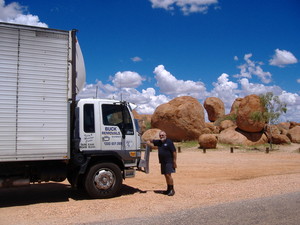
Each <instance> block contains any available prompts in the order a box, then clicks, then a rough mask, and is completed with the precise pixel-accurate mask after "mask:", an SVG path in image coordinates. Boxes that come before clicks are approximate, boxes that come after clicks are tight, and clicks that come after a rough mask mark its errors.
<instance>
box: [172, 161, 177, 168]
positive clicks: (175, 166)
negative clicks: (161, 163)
mask: <svg viewBox="0 0 300 225" xmlns="http://www.w3.org/2000/svg"><path fill="white" fill-rule="evenodd" d="M173 168H174V169H176V168H177V163H176V161H173Z"/></svg>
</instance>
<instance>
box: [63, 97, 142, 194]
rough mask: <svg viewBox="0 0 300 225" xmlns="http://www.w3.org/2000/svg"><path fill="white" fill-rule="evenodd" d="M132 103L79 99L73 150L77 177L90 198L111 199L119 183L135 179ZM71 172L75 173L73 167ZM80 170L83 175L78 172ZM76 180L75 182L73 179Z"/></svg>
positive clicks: (137, 150) (137, 148)
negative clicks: (75, 145)
mask: <svg viewBox="0 0 300 225" xmlns="http://www.w3.org/2000/svg"><path fill="white" fill-rule="evenodd" d="M131 106H133V104H130V103H127V102H120V101H117V100H107V99H81V100H79V101H78V102H77V106H76V116H75V117H76V118H77V119H76V120H75V121H76V122H75V139H77V140H78V146H77V147H75V148H74V149H72V151H73V153H72V154H73V157H71V158H73V162H74V161H75V163H74V165H79V167H78V169H79V172H78V173H75V174H76V175H80V174H82V176H79V177H72V176H71V177H69V178H68V179H69V181H71V182H70V183H71V184H72V183H73V184H74V183H75V185H78V184H80V183H82V184H83V185H84V188H85V189H86V190H87V192H88V193H89V195H90V196H92V197H95V198H103V197H106V196H107V197H110V196H112V195H114V193H115V191H117V190H119V189H120V185H121V184H122V180H123V179H125V178H128V177H134V176H135V171H136V169H137V168H138V165H139V163H141V161H142V160H141V137H140V134H139V132H138V126H137V123H136V122H135V120H134V118H133V114H132V107H131ZM71 171H73V172H74V171H75V170H74V168H72V170H71ZM80 171H82V172H80ZM74 179H75V180H74Z"/></svg>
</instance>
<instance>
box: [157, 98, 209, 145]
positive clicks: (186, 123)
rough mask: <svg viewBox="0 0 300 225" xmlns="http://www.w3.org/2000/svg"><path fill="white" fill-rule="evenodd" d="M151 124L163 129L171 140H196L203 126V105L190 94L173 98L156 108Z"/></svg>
mask: <svg viewBox="0 0 300 225" xmlns="http://www.w3.org/2000/svg"><path fill="white" fill-rule="evenodd" d="M151 126H152V128H158V129H161V130H164V131H165V132H166V133H167V136H168V137H169V138H170V139H172V140H173V141H182V140H197V139H198V137H199V136H200V135H201V130H202V129H203V128H205V122H204V109H203V106H202V105H201V104H200V102H199V101H198V100H197V99H195V98H193V97H190V96H182V97H178V98H175V99H173V100H171V101H170V102H168V103H165V104H162V105H160V106H158V107H157V108H156V110H155V112H154V114H153V115H152V118H151Z"/></svg>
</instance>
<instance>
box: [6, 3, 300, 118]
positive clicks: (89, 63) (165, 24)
mask: <svg viewBox="0 0 300 225" xmlns="http://www.w3.org/2000/svg"><path fill="white" fill-rule="evenodd" d="M0 21H4V22H13V23H23V24H31V25H39V26H47V27H49V28H55V29H63V30H71V29H73V28H75V29H78V39H79V42H80V45H81V48H82V52H83V55H84V59H85V66H86V76H87V79H86V86H85V88H84V89H83V91H82V92H81V93H80V96H81V97H95V94H96V88H98V91H97V94H98V96H97V97H102V98H115V99H119V98H120V96H122V99H123V100H129V101H131V102H134V103H136V104H137V105H138V108H137V110H138V112H140V113H145V114H149V113H153V111H154V110H155V108H156V107H157V106H158V105H160V104H162V103H165V102H167V101H169V100H171V99H173V98H175V97H177V96H183V95H190V96H193V97H195V98H197V99H199V101H200V103H202V104H203V103H204V100H205V99H206V98H207V97H212V96H214V97H219V98H220V99H221V100H223V102H224V104H225V107H226V113H229V111H230V108H231V105H232V103H233V101H234V100H235V99H236V98H238V97H244V96H246V95H249V94H262V93H265V92H267V91H272V92H273V93H274V94H275V95H278V96H279V97H280V99H281V100H282V101H284V102H286V103H287V104H288V112H287V114H286V115H284V116H283V117H282V118H281V120H283V121H285V120H291V121H298V122H300V96H299V95H300V88H299V87H300V65H299V59H300V29H299V27H300V1H298V0H265V1H260V0H98V1H89V0H85V1H80V0H64V1H61V0H51V1H40V0H19V1H8V0H0Z"/></svg>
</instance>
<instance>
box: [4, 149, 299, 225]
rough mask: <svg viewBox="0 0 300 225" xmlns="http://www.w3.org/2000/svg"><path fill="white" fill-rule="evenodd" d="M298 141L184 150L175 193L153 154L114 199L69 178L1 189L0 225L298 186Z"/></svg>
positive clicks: (111, 215) (125, 214)
mask: <svg viewBox="0 0 300 225" xmlns="http://www.w3.org/2000/svg"><path fill="white" fill-rule="evenodd" d="M299 147H300V145H299V144H292V145H289V146H285V147H280V149H279V150H276V151H272V152H270V153H269V154H266V153H265V152H264V151H257V150H252V151H244V150H235V152H234V153H230V151H229V149H220V148H218V149H217V150H208V151H207V152H206V154H204V153H202V151H201V150H199V149H197V148H191V149H182V152H181V153H178V169H177V173H176V174H174V180H175V189H176V195H175V196H173V197H168V196H165V195H162V194H158V193H156V192H157V191H159V190H163V189H165V181H164V177H163V176H162V175H160V171H159V165H158V160H157V152H156V151H154V152H152V153H151V158H150V174H148V175H146V174H143V173H140V172H138V173H137V176H136V178H133V179H127V180H125V181H124V185H123V189H122V193H121V195H120V196H118V197H116V198H113V199H105V200H90V199H87V197H86V196H85V195H84V194H82V193H78V192H76V191H75V190H72V189H71V188H70V185H69V184H68V183H67V182H64V183H48V184H37V185H31V186H29V187H24V188H13V189H0V224H7V225H9V224H82V223H87V222H95V221H102V222H103V221H106V220H113V219H122V218H129V217H141V216H151V215H157V214H159V213H162V212H171V211H176V210H181V209H184V208H194V207H199V206H205V205H212V204H218V203H223V202H230V201H235V200H241V199H249V198H259V197H264V196H271V195H275V194H282V193H288V192H294V191H299V190H300V153H299Z"/></svg>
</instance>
